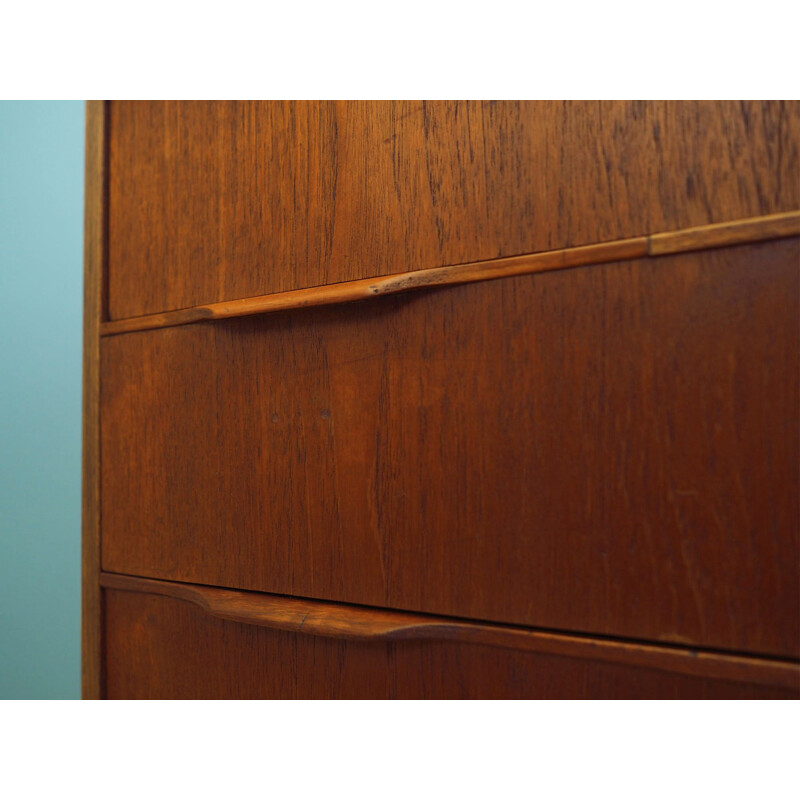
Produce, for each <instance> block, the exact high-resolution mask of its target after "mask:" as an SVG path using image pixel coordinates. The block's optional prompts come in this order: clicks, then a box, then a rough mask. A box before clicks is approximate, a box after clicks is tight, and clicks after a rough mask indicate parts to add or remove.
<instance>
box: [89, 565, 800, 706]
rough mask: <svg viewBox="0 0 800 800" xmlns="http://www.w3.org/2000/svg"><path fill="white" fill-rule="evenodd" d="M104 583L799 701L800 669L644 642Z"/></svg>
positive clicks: (258, 614)
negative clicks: (738, 686)
mask: <svg viewBox="0 0 800 800" xmlns="http://www.w3.org/2000/svg"><path fill="white" fill-rule="evenodd" d="M101 585H102V586H104V587H106V588H111V589H119V590H122V591H129V592H140V593H141V592H145V593H149V594H158V595H161V596H163V597H172V598H175V599H179V600H185V601H187V602H190V603H194V604H195V605H196V606H198V607H200V608H202V609H203V610H204V611H205V612H206V613H208V614H210V615H211V616H214V617H217V618H219V619H225V620H230V621H232V622H242V623H245V624H248V625H258V626H260V627H265V628H271V629H275V630H284V631H292V632H295V633H303V634H308V635H313V636H325V637H329V638H334V639H348V640H352V641H369V642H397V641H417V640H428V639H431V640H434V641H438V642H444V641H450V642H462V643H468V644H480V645H490V646H493V647H497V648H510V649H512V650H524V651H530V652H536V653H546V654H549V655H557V656H568V657H570V658H583V659H589V660H592V661H603V662H609V663H615V664H620V665H623V666H627V667H641V668H643V669H657V670H660V671H664V672H675V673H679V674H682V675H694V676H696V677H700V678H715V679H718V680H727V681H733V682H739V683H751V684H759V685H762V686H772V687H774V688H778V689H785V690H788V691H793V692H795V693H796V694H797V695H798V696H800V664H798V663H796V662H787V661H773V660H766V659H756V658H748V657H742V656H732V655H726V654H724V653H713V652H703V651H697V650H688V649H686V648H667V647H657V646H653V645H650V644H643V643H639V642H625V641H618V640H613V639H597V638H589V637H577V636H568V635H565V634H558V633H552V632H547V631H535V630H530V629H525V628H514V627H510V626H498V625H481V624H478V623H475V622H469V621H464V620H459V619H454V618H447V617H434V616H428V615H424V616H423V615H419V614H408V613H404V612H397V611H386V610H383V609H380V610H379V609H372V608H367V607H364V606H351V605H341V604H337V603H326V602H321V601H318V600H304V599H300V598H296V597H282V596H279V595H268V594H258V593H256V592H239V591H234V590H230V589H218V588H215V587H210V586H196V585H193V584H186V583H172V582H168V581H154V580H148V579H146V578H136V577H130V576H126V575H114V574H110V573H103V574H102V575H101Z"/></svg>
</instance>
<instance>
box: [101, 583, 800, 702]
mask: <svg viewBox="0 0 800 800" xmlns="http://www.w3.org/2000/svg"><path fill="white" fill-rule="evenodd" d="M105 595H106V620H107V626H106V636H107V641H108V650H107V672H108V696H109V698H111V699H180V698H191V699H216V698H221V699H345V698H352V699H383V698H391V699H393V698H412V699H413V698H418V699H437V698H438V699H450V698H452V699H480V698H497V699H515V698H547V699H561V698H564V699H570V698H574V699H604V698H607V699H617V698H630V699H638V698H709V699H713V698H735V699H739V698H741V699H745V698H764V699H773V698H774V699H777V698H791V697H797V696H798V695H800V687H798V689H797V690H795V691H792V690H789V689H778V688H771V687H766V686H759V685H752V684H746V683H734V682H729V681H719V680H705V679H701V678H696V677H689V676H684V675H675V674H671V673H668V672H662V671H658V670H649V669H641V668H639V667H635V668H632V667H627V666H620V665H618V664H607V663H602V662H597V661H592V660H588V659H577V658H566V657H557V656H548V655H542V654H539V653H529V652H520V651H515V650H512V649H507V648H497V647H490V646H485V645H473V644H463V643H457V642H447V641H435V640H433V641H411V642H392V643H385V642H377V643H368V642H355V641H347V640H341V639H331V638H326V637H321V636H309V635H305V634H302V633H300V634H298V633H290V632H286V631H279V630H271V629H266V628H259V627H255V626H250V625H242V624H239V623H235V622H228V621H224V620H219V619H215V618H214V617H209V616H207V615H205V614H204V613H203V612H202V611H200V610H199V609H197V608H196V607H195V606H193V605H191V604H189V603H185V602H182V601H180V600H174V599H172V598H166V597H159V596H155V595H149V594H138V593H131V592H118V591H114V590H107V591H106V592H105Z"/></svg>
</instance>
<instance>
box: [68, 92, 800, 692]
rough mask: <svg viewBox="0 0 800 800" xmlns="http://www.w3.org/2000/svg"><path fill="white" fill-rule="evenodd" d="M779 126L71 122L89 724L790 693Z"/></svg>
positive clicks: (793, 434) (454, 106) (701, 116)
mask: <svg viewBox="0 0 800 800" xmlns="http://www.w3.org/2000/svg"><path fill="white" fill-rule="evenodd" d="M799 176H800V105H798V104H796V103H794V104H793V103H777V102H776V103H744V104H739V103H632V102H631V103H628V102H613V103H551V102H546V103H472V102H470V103H466V102H434V103H430V102H425V103H423V102H420V103H405V102H403V103H401V102H365V103H354V102H336V103H322V102H320V103H316V102H314V103H311V102H300V103H283V102H280V103H279V102H265V103H249V102H248V103H227V102H208V103H205V102H203V103H160V102H152V103H151V102H146V103H139V102H133V103H131V102H116V101H115V102H110V103H91V104H89V106H88V112H87V227H86V306H85V308H86V324H85V413H84V587H83V588H84V620H83V658H84V695H85V696H86V697H109V698H123V697H124V698H150V697H199V698H203V697H209V698H211V697H231V698H233V697H236V698H292V697H300V698H302V697H317V698H336V697H364V698H389V697H398V698H401V697H420V698H449V697H452V698H480V697H510V698H528V697H530V698H536V697H550V698H561V697H564V698H626V697H631V698H633V697H659V698H661V697H663V698H672V697H676V698H679V697H743V698H744V697H794V696H798V694H800V666H798V660H799V659H800V580H799V579H798V578H799V575H798V573H799V571H800V570H799V566H798V565H799V564H800V544H799V539H800V533H799V528H800V524H799V523H798V504H797V478H798V467H799V466H800V455H799V452H798V448H799V447H800V423H799V422H798V419H799V418H798V413H797V412H798V407H799V406H800V375H799V374H798V373H799V372H800V370H799V369H798V367H799V366H800V360H799V359H800V350H799V349H798V335H797V334H798V310H799V306H800V212H798V209H800V181H799V180H798V177H799Z"/></svg>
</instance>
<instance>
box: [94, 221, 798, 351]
mask: <svg viewBox="0 0 800 800" xmlns="http://www.w3.org/2000/svg"><path fill="white" fill-rule="evenodd" d="M797 234H800V211H795V212H791V213H786V214H773V215H771V216H768V217H757V218H755V219H748V220H738V221H736V222H731V223H722V224H718V225H706V226H704V227H702V228H690V229H688V230H685V231H673V232H670V233H663V234H658V235H657V236H647V237H644V236H642V237H639V238H637V239H625V240H622V241H617V242H607V243H604V244H595V245H586V246H584V247H572V248H569V249H566V250H553V251H550V252H547V253H532V254H530V255H524V256H516V257H512V258H503V259H495V260H492V261H480V262H478V263H476V264H459V265H457V266H453V267H438V268H435V269H423V270H416V271H413V272H405V273H402V274H400V275H390V276H388V277H385V278H377V279H370V278H368V279H366V280H361V281H350V282H348V283H337V284H330V285H327V286H315V287H311V288H308V289H298V290H296V291H293V292H282V293H280V294H268V295H262V296H261V297H248V298H245V299H242V300H232V301H231V302H227V303H212V304H211V305H207V306H197V307H195V308H185V309H181V310H180V311H168V312H166V313H163V314H150V315H148V316H144V317H132V318H129V319H121V320H116V321H112V322H106V323H104V324H103V325H102V326H101V334H103V335H106V336H113V335H115V334H119V333H129V332H131V331H144V330H152V329H154V328H167V327H171V326H174V325H188V324H191V323H193V322H203V321H207V320H210V319H229V318H232V317H244V316H250V315H252V314H266V313H270V312H273V311H286V310H288V309H293V308H309V307H312V306H324V305H334V304H337V303H349V302H355V301H359V300H367V299H369V298H372V297H382V296H384V295H389V294H400V293H401V292H408V291H413V290H418V289H433V288H436V287H437V286H454V285H458V284H463V283H475V282H477V281H486V280H496V279H498V278H509V277H513V276H515V275H527V274H533V273H537V272H550V271H552V270H557V269H570V268H573V267H580V266H588V265H601V264H607V263H609V262H613V261H622V260H626V259H634V258H641V257H642V256H645V255H664V254H666V253H679V252H682V251H688V250H704V249H709V248H712V247H722V246H725V245H730V244H744V243H747V242H758V241H763V240H767V239H779V238H783V237H787V236H794V235H797Z"/></svg>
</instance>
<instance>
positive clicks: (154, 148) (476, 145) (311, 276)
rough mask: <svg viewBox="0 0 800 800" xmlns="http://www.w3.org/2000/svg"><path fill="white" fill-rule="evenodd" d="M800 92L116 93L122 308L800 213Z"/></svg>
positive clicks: (113, 278)
mask: <svg viewBox="0 0 800 800" xmlns="http://www.w3.org/2000/svg"><path fill="white" fill-rule="evenodd" d="M798 142H800V104H798V103H797V102H744V103H734V102H690V103H675V102H671V103H665V102H653V103H642V102H606V103H598V102H588V103H584V102H569V103H558V102H536V103H533V102H523V103H516V102H469V103H466V102H459V103H455V102H370V103H358V102H349V101H347V102H323V103H306V102H301V103H290V102H266V103H264V102H260V103H252V102H247V103H234V102H202V103H174V102H129V101H124V102H122V101H120V102H117V101H115V102H113V103H112V104H111V117H110V222H109V230H110V243H109V244H110V250H109V258H110V263H109V279H110V284H109V287H110V288H109V293H110V314H111V318H112V319H119V318H124V317H133V316H139V315H143V314H151V313H158V312H162V311H168V310H174V309H180V308H187V307H193V306H198V305H204V304H208V303H215V302H221V301H229V300H234V299H239V298H245V297H253V296H258V295H263V294H269V293H274V292H283V291H289V290H294V289H299V288H304V287H309V286H319V285H324V284H329V283H339V282H342V281H350V280H358V279H362V278H372V277H376V276H382V275H390V274H394V273H401V272H407V271H409V270H416V269H425V268H433V267H440V266H446V265H452V264H462V263H468V262H475V261H483V260H488V259H494V258H499V257H504V256H513V255H518V254H522V253H533V252H537V251H545V250H553V249H560V248H564V247H572V246H578V245H585V244H591V243H595V242H603V241H613V240H615V239H620V238H626V237H635V236H640V235H645V234H651V233H658V232H661V231H669V230H674V229H679V228H685V227H690V226H695V225H705V224H709V223H715V222H724V221H728V220H732V219H738V218H744V217H750V216H759V215H764V214H772V213H776V212H781V211H794V210H797V209H798V208H800V180H798V175H800V155H798V147H799V146H798Z"/></svg>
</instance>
